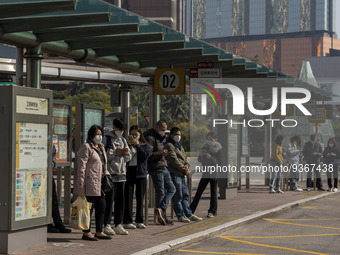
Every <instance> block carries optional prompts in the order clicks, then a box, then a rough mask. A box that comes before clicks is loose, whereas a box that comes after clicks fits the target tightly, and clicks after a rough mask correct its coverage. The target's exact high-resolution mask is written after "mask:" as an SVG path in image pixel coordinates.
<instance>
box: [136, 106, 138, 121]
mask: <svg viewBox="0 0 340 255" xmlns="http://www.w3.org/2000/svg"><path fill="white" fill-rule="evenodd" d="M136 111H137V112H136V125H137V126H138V107H136Z"/></svg>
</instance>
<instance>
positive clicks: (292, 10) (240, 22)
mask: <svg viewBox="0 0 340 255" xmlns="http://www.w3.org/2000/svg"><path fill="white" fill-rule="evenodd" d="M186 7H187V8H186V16H187V17H190V19H188V18H187V25H186V33H187V34H190V33H193V36H195V37H198V38H216V37H226V36H247V35H264V34H282V33H292V32H304V31H321V30H322V31H327V32H329V33H330V34H332V32H333V31H334V27H333V24H334V0H209V1H207V0H187V1H186ZM191 13H192V14H193V15H192V14H191ZM202 21H204V22H202ZM198 32H199V33H198Z"/></svg>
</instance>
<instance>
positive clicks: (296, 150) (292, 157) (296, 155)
mask: <svg viewBox="0 0 340 255" xmlns="http://www.w3.org/2000/svg"><path fill="white" fill-rule="evenodd" d="M300 146H301V138H300V137H299V136H293V137H292V138H291V139H290V145H289V147H288V150H287V159H288V163H289V164H290V165H291V166H292V167H291V170H290V173H289V180H290V190H291V191H299V192H301V191H303V189H301V188H300V186H299V163H300Z"/></svg>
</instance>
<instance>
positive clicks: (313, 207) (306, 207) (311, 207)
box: [301, 206, 318, 209]
mask: <svg viewBox="0 0 340 255" xmlns="http://www.w3.org/2000/svg"><path fill="white" fill-rule="evenodd" d="M301 208H303V209H316V208H318V207H317V206H304V207H301Z"/></svg>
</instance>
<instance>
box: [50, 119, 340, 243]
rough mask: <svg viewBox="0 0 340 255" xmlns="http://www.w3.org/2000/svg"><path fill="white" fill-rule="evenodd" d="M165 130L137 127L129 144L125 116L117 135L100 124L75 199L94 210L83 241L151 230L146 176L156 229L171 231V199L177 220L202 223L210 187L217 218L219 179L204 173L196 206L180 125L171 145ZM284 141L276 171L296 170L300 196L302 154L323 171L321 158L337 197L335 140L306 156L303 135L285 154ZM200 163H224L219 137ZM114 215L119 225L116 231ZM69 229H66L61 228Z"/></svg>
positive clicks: (276, 152)
mask: <svg viewBox="0 0 340 255" xmlns="http://www.w3.org/2000/svg"><path fill="white" fill-rule="evenodd" d="M167 128H168V126H167V123H166V122H165V121H164V120H160V121H158V122H157V123H156V126H155V128H151V129H149V130H147V131H146V132H144V133H143V132H142V130H141V129H140V128H139V127H138V126H137V125H133V126H131V127H130V129H129V134H128V136H127V139H126V138H125V137H124V136H123V134H124V132H126V130H127V126H126V124H125V122H124V120H123V119H121V118H116V119H114V121H113V126H112V129H111V130H105V131H104V130H103V129H102V128H101V127H100V126H98V125H93V126H92V127H91V128H90V130H89V131H88V136H87V140H86V142H85V143H84V144H83V145H82V146H81V147H80V149H79V151H78V152H77V163H78V164H77V169H76V171H77V173H76V179H75V189H74V194H75V195H77V196H86V199H87V201H88V202H90V203H92V209H91V214H92V211H93V209H95V226H96V232H95V234H94V235H93V234H92V233H91V231H90V229H87V230H83V236H82V239H83V240H88V241H98V240H99V239H103V240H110V239H112V237H111V236H112V235H116V234H117V235H128V234H129V233H128V230H130V229H136V228H137V229H145V228H146V226H145V224H144V221H143V202H144V196H145V192H146V186H147V185H146V182H147V174H149V175H150V177H151V179H152V182H153V185H154V188H155V211H154V212H155V216H156V220H157V223H159V224H161V225H173V222H172V221H171V220H169V219H168V218H167V216H166V211H167V207H168V205H169V202H170V200H172V202H173V205H174V211H175V214H176V216H177V219H178V222H183V223H189V222H191V221H201V220H203V219H202V218H201V217H198V216H196V215H195V214H194V213H195V211H196V208H197V206H198V204H199V201H200V199H201V196H202V194H203V192H204V190H205V188H206V187H207V185H208V184H210V207H209V209H208V214H207V217H208V218H211V217H215V216H216V215H217V204H218V198H217V189H218V176H217V174H216V173H215V174H212V173H210V172H209V171H208V172H203V174H202V177H201V179H200V182H199V185H198V189H197V192H196V194H195V196H194V199H193V201H192V202H191V203H190V201H189V192H188V187H187V184H186V176H188V175H189V168H190V164H189V162H188V159H187V157H186V154H185V150H184V148H183V146H182V145H181V137H182V134H181V130H180V129H179V128H178V127H173V128H171V130H170V136H169V137H168V138H167V139H165V131H166V130H167ZM283 142H284V137H283V136H281V135H278V136H277V137H276V139H275V141H274V143H273V144H272V147H271V149H272V154H271V158H270V165H271V166H272V167H273V168H275V167H280V166H282V165H283V164H285V163H287V164H289V165H290V166H291V169H296V171H290V174H289V180H290V189H291V190H292V191H302V188H301V187H300V185H299V172H300V171H298V168H299V167H301V165H303V164H301V163H300V157H301V155H303V156H304V158H305V160H306V164H307V165H308V164H311V165H312V164H313V165H316V166H319V165H320V161H321V157H323V160H322V161H323V164H324V165H326V166H327V181H328V186H329V189H328V191H334V192H337V191H338V160H339V159H340V151H339V149H338V147H337V144H336V141H335V139H333V138H331V139H329V141H328V143H327V146H326V148H325V149H324V146H323V145H322V144H321V143H320V142H319V141H318V139H317V137H316V136H315V135H312V136H311V140H310V141H309V142H307V143H306V144H305V145H304V147H303V149H302V150H301V139H300V137H298V136H293V137H292V138H291V139H290V144H289V146H288V148H287V150H286V151H285V150H284V149H283ZM198 161H199V162H200V163H201V164H202V167H207V168H209V166H215V165H221V164H222V145H221V144H220V143H219V142H218V141H217V135H216V134H215V133H214V132H210V133H208V134H207V136H206V142H205V143H204V145H203V147H202V149H201V150H200V152H199V155H198ZM314 171H315V169H314ZM312 174H313V171H312V169H309V171H307V183H306V186H307V190H310V189H311V188H312V187H313V180H312ZM315 174H316V187H317V188H318V190H321V191H322V190H324V189H323V187H322V181H321V174H320V171H315ZM104 177H107V178H109V179H110V181H111V184H112V187H111V188H110V189H109V190H108V191H107V190H104V189H103V186H102V185H103V184H102V182H103V181H102V180H103V179H104ZM280 179H281V171H273V172H272V178H271V179H270V184H269V192H270V193H281V194H282V193H284V192H283V191H282V190H281V188H280ZM135 186H136V188H135ZM134 191H136V195H135V197H136V216H135V224H134V223H133V212H132V211H133V197H134ZM112 211H113V212H114V213H113V214H114V215H112ZM112 216H113V226H111V224H112ZM56 225H57V224H56ZM59 225H60V226H61V224H59ZM62 226H63V225H62ZM64 229H65V228H64V227H63V228H62V230H64ZM127 229H128V230H127ZM64 231H66V230H64ZM67 231H69V230H67ZM61 232H62V231H61Z"/></svg>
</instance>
